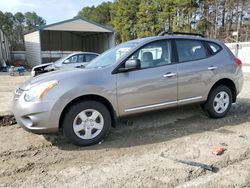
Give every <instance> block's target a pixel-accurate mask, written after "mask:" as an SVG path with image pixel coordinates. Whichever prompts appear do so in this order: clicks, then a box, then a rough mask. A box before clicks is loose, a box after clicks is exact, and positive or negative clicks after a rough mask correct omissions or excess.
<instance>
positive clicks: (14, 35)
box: [0, 11, 46, 50]
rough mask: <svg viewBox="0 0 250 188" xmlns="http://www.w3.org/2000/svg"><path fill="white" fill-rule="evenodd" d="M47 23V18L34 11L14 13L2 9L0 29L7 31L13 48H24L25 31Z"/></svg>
mask: <svg viewBox="0 0 250 188" xmlns="http://www.w3.org/2000/svg"><path fill="white" fill-rule="evenodd" d="M45 23H46V22H45V20H44V19H43V18H42V17H40V16H38V15H37V14H36V13H34V12H27V13H25V14H23V13H21V12H17V13H16V14H14V15H13V14H12V13H10V12H5V13H3V12H1V11H0V29H1V30H2V31H4V32H5V33H6V35H7V37H8V38H9V41H10V43H11V46H12V49H13V50H24V40H23V33H24V32H25V31H27V30H30V29H33V28H35V27H38V26H42V25H44V24H45Z"/></svg>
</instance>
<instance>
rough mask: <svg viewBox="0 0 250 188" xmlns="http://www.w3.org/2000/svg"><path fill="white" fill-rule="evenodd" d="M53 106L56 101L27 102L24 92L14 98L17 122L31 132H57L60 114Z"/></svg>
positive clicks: (14, 112) (13, 108)
mask: <svg viewBox="0 0 250 188" xmlns="http://www.w3.org/2000/svg"><path fill="white" fill-rule="evenodd" d="M53 106H54V101H38V102H26V101H25V100H24V99H23V94H22V95H20V97H18V98H17V97H15V98H14V100H13V104H12V112H13V114H14V116H15V118H16V121H17V123H18V124H19V125H21V126H22V127H23V128H24V129H25V130H27V131H29V132H33V133H37V134H44V133H55V132H58V129H59V118H60V116H59V115H58V113H55V111H54V110H53Z"/></svg>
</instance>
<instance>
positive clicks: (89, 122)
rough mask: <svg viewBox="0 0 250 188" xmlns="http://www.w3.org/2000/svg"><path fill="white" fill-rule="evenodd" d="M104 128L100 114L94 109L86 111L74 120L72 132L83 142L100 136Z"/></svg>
mask: <svg viewBox="0 0 250 188" xmlns="http://www.w3.org/2000/svg"><path fill="white" fill-rule="evenodd" d="M103 126H104V119H103V116H102V114H101V113H100V112H98V111H97V110H94V109H86V110H84V111H82V112H80V113H79V114H77V116H76V117H75V119H74V122H73V130H74V132H75V134H76V135H77V136H78V137H79V138H81V139H85V140H89V139H92V138H95V137H96V136H97V135H99V134H100V132H101V131H102V129H103Z"/></svg>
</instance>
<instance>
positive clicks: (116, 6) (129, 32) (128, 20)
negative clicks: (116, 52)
mask: <svg viewBox="0 0 250 188" xmlns="http://www.w3.org/2000/svg"><path fill="white" fill-rule="evenodd" d="M139 4H140V0H116V1H114V3H113V6H112V14H111V15H112V20H111V21H112V24H113V26H114V28H115V31H116V33H117V35H116V37H117V38H116V39H117V42H124V41H127V40H131V39H135V38H137V31H136V27H135V26H136V23H137V17H136V14H137V12H138V10H139Z"/></svg>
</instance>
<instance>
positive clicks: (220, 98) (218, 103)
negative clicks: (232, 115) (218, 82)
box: [213, 91, 229, 114]
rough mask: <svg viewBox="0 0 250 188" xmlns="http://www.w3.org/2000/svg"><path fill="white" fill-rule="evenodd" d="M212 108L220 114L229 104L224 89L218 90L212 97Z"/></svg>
mask: <svg viewBox="0 0 250 188" xmlns="http://www.w3.org/2000/svg"><path fill="white" fill-rule="evenodd" d="M213 106H214V110H215V112H217V113H219V114H221V113H224V112H225V111H226V110H227V108H228V106H229V95H228V94H227V92H225V91H221V92H219V93H218V94H217V95H216V96H215V98H214V103H213Z"/></svg>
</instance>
